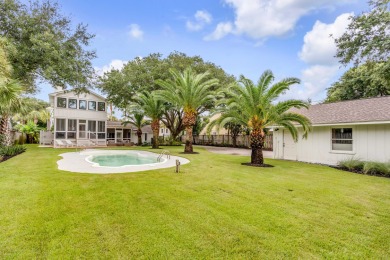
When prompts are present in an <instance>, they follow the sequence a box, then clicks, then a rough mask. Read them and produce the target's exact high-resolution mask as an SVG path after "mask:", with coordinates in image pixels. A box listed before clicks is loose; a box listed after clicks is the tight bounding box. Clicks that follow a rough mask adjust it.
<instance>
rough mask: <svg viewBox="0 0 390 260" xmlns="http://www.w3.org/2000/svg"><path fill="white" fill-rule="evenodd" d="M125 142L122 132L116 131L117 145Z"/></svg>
mask: <svg viewBox="0 0 390 260" xmlns="http://www.w3.org/2000/svg"><path fill="white" fill-rule="evenodd" d="M122 141H123V133H122V130H116V131H115V143H120V142H122Z"/></svg>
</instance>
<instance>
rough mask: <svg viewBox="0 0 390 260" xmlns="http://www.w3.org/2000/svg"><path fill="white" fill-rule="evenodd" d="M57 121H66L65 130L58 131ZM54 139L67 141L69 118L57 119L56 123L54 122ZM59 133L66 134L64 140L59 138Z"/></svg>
mask: <svg viewBox="0 0 390 260" xmlns="http://www.w3.org/2000/svg"><path fill="white" fill-rule="evenodd" d="M57 120H64V122H65V124H64V125H65V126H64V130H58V124H57ZM54 124H55V125H54V126H55V127H54V138H55V139H59V140H65V139H66V137H67V136H66V129H67V127H68V120H67V118H56V119H55V122H54ZM57 133H64V138H57Z"/></svg>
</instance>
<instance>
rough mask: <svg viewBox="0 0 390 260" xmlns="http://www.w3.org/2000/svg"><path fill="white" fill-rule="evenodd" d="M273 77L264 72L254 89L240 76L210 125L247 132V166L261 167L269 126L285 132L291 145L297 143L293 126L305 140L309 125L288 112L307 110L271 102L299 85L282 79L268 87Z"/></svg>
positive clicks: (297, 103)
mask: <svg viewBox="0 0 390 260" xmlns="http://www.w3.org/2000/svg"><path fill="white" fill-rule="evenodd" d="M273 80H274V75H273V74H272V72H271V71H269V70H267V71H265V72H264V73H263V74H262V75H261V77H260V79H259V81H258V83H257V84H256V85H255V84H254V83H253V82H252V81H251V80H249V79H247V78H245V77H243V76H241V77H240V80H239V84H234V85H232V86H231V87H230V88H229V90H228V93H227V96H228V98H227V99H226V100H224V101H223V102H221V105H222V104H223V106H221V107H222V108H221V111H220V112H222V114H221V116H220V117H219V118H218V119H217V120H216V121H215V122H214V123H213V124H217V125H220V126H224V125H226V124H227V123H230V122H232V123H235V124H240V125H243V126H247V127H248V128H249V129H250V144H251V148H252V153H251V164H253V165H263V164H264V158H263V151H262V149H263V146H264V141H265V140H264V139H265V131H266V129H267V128H270V127H271V126H281V127H284V128H286V129H287V130H288V131H289V132H290V133H291V135H292V137H293V139H294V141H297V140H298V130H297V128H296V125H297V124H298V125H300V126H302V128H303V137H305V138H306V137H307V134H308V132H309V131H310V126H311V123H310V121H309V119H308V118H306V117H305V116H303V115H300V114H297V113H294V112H289V109H291V108H303V107H304V108H307V107H308V104H307V103H305V102H303V101H301V100H287V101H282V102H278V103H276V102H275V100H276V99H277V98H278V97H279V96H280V95H281V94H282V93H284V92H285V91H286V90H288V89H289V88H290V86H291V85H293V84H297V83H300V80H299V79H297V78H286V79H283V80H281V81H280V82H277V83H275V84H273V85H272V82H273Z"/></svg>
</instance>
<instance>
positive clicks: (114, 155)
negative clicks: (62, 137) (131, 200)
mask: <svg viewBox="0 0 390 260" xmlns="http://www.w3.org/2000/svg"><path fill="white" fill-rule="evenodd" d="M157 158H158V154H154V153H149V154H145V153H140V152H137V151H118V152H114V151H107V153H104V152H101V153H100V154H92V155H90V156H87V157H86V158H85V160H86V161H87V162H89V163H92V164H93V166H95V167H124V166H137V165H151V164H157V163H163V162H165V160H166V159H165V158H160V160H157Z"/></svg>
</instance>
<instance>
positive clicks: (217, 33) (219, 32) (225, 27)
mask: <svg viewBox="0 0 390 260" xmlns="http://www.w3.org/2000/svg"><path fill="white" fill-rule="evenodd" d="M231 32H233V25H232V24H231V23H229V22H227V23H219V24H218V25H217V28H216V29H215V30H214V32H213V33H211V34H209V35H207V36H206V37H204V40H206V41H215V40H219V39H221V38H223V37H224V36H225V35H227V34H229V33H231Z"/></svg>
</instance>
